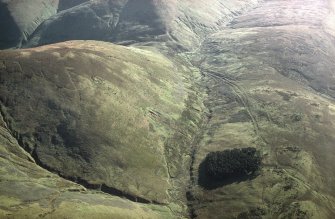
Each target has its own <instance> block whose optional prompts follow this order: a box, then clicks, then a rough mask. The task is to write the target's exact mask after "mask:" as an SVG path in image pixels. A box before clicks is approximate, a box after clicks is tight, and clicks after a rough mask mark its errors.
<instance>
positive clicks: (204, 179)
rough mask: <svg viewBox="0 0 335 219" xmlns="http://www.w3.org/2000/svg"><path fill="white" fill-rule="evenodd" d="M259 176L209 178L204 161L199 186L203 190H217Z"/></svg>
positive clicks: (200, 170)
mask: <svg viewBox="0 0 335 219" xmlns="http://www.w3.org/2000/svg"><path fill="white" fill-rule="evenodd" d="M256 177H257V174H251V175H240V176H234V177H229V178H227V179H220V180H218V179H213V178H212V177H210V176H208V174H207V170H206V162H205V161H202V162H201V164H200V165H199V168H198V185H199V186H201V187H202V188H203V189H206V190H213V189H217V188H219V187H222V186H226V185H229V184H232V183H240V182H244V181H248V180H252V179H255V178H256Z"/></svg>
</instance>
